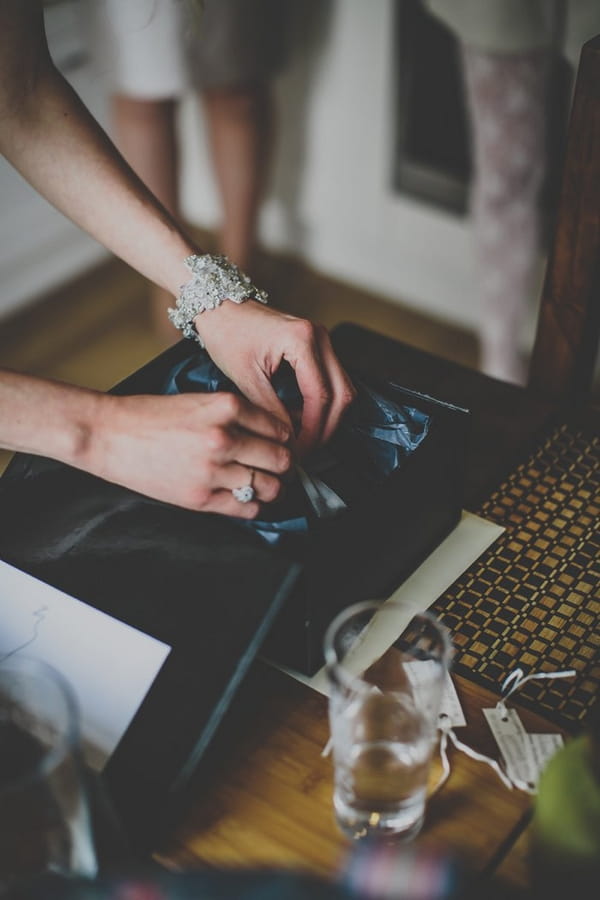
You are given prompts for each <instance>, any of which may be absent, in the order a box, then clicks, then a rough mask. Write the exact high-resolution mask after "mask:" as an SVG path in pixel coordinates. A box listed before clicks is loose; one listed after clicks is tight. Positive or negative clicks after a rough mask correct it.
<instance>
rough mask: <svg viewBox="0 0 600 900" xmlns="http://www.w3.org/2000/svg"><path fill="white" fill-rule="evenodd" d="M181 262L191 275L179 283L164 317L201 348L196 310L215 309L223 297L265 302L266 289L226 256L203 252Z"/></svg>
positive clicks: (198, 311)
mask: <svg viewBox="0 0 600 900" xmlns="http://www.w3.org/2000/svg"><path fill="white" fill-rule="evenodd" d="M184 262H185V265H186V266H187V267H188V269H189V270H190V272H191V273H192V277H191V279H190V280H189V281H188V282H187V284H183V285H182V286H181V288H180V290H179V297H178V298H177V302H176V304H175V308H174V309H173V308H171V309H169V310H168V316H169V319H170V320H171V322H172V323H173V325H175V327H176V328H179V329H180V331H182V332H183V334H184V336H185V337H186V338H192V339H193V340H195V341H197V342H198V343H199V344H200V346H201V347H204V342H203V340H202V338H201V337H200V335H199V334H198V332H197V331H196V326H195V325H194V319H195V318H196V316H197V315H199V313H202V312H204V311H205V310H206V309H215V308H216V307H217V306H220V305H221V303H223V301H224V300H231V301H232V303H244V302H245V301H246V300H258V301H259V302H260V303H266V302H267V297H268V295H267V292H266V291H261V290H259V289H258V288H257V287H256V286H255V285H254V284H252V282H251V281H250V279H249V278H248V276H247V275H245V274H244V272H242V271H241V270H240V269H238V267H237V266H236V265H235V264H234V263H232V262H230V261H229V260H228V259H227V257H226V256H220V255H217V254H211V253H204V254H203V255H202V256H195V255H192V256H188V257H187V258H186V259H185V260H184Z"/></svg>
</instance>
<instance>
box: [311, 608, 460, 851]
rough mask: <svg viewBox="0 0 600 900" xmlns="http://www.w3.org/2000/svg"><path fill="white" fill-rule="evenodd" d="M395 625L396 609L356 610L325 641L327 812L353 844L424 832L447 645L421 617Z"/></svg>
mask: <svg viewBox="0 0 600 900" xmlns="http://www.w3.org/2000/svg"><path fill="white" fill-rule="evenodd" d="M399 621H405V616H404V619H402V610H401V608H399V606H398V604H395V603H393V602H388V603H384V604H380V603H376V602H370V601H368V602H365V603H358V604H355V605H353V606H350V607H348V608H347V609H346V610H344V611H343V612H341V613H340V614H339V615H338V616H337V617H336V618H335V619H334V620H333V622H332V623H331V625H330V626H329V629H328V630H327V633H326V636H325V664H326V671H327V676H328V681H329V721H330V727H331V737H332V744H333V763H334V796H333V801H334V809H335V815H336V819H337V822H338V824H339V826H340V828H341V829H342V831H343V832H344V833H345V834H347V835H348V836H349V837H352V838H354V839H356V838H363V837H375V836H378V837H387V838H395V839H406V840H409V839H411V838H413V837H415V835H416V834H417V833H418V832H419V830H420V828H421V825H422V823H423V817H424V813H425V799H426V793H427V781H428V776H429V768H430V763H431V756H432V752H433V748H434V745H435V740H436V730H437V721H438V714H439V710H440V701H441V695H442V688H443V683H444V678H445V675H446V672H447V668H448V663H449V659H450V652H451V642H450V638H449V635H448V633H447V631H446V629H445V628H444V627H443V626H442V625H441V624H440V623H439V622H438V621H437V620H436V619H435V618H434V617H433V616H431V615H429V614H428V613H420V614H417V615H415V616H414V617H413V618H412V619H411V620H410V622H409V624H408V626H407V627H405V628H404V626H403V625H398V622H399ZM402 629H404V630H402ZM400 630H402V634H401V635H399V631H400Z"/></svg>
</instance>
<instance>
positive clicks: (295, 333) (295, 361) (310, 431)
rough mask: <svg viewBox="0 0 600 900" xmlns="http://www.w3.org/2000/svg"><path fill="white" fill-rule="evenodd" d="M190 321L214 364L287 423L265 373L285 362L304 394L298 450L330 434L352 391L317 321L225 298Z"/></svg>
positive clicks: (300, 451) (350, 398)
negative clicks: (232, 301) (219, 303)
mask: <svg viewBox="0 0 600 900" xmlns="http://www.w3.org/2000/svg"><path fill="white" fill-rule="evenodd" d="M195 325H196V329H197V331H198V333H199V334H200V336H201V337H202V340H203V341H204V343H205V345H206V349H207V350H208V352H209V354H210V356H211V357H212V359H213V360H214V362H215V363H216V365H217V366H219V368H220V369H221V370H222V371H223V372H225V374H226V375H228V376H229V377H230V378H231V379H232V381H234V382H235V384H236V385H237V386H238V387H239V389H240V390H241V391H242V393H243V394H244V395H245V396H246V397H247V398H248V399H249V400H251V401H252V402H253V403H255V404H256V405H257V406H260V407H261V408H262V409H265V410H268V411H269V412H271V413H273V415H275V416H277V417H278V418H279V419H280V420H282V421H284V422H286V423H288V425H289V416H288V414H287V412H286V410H285V407H284V406H283V404H282V403H281V401H280V400H279V399H278V397H277V395H276V394H275V391H274V390H273V387H272V385H271V378H272V376H273V374H274V373H275V372H276V371H277V369H278V368H279V366H280V365H281V363H282V361H283V360H287V362H288V363H289V364H290V365H291V367H292V368H293V369H294V372H295V373H296V379H297V381H298V387H299V388H300V392H301V394H302V397H303V400H304V405H303V409H302V421H301V428H300V434H299V436H298V440H297V443H296V451H297V453H298V454H299V455H302V454H303V453H304V452H306V451H307V450H310V449H311V448H312V447H314V446H316V445H318V444H320V443H324V442H325V441H327V440H328V439H329V438H330V437H331V435H332V434H333V432H334V431H335V429H336V428H337V426H338V424H339V421H340V419H341V417H342V415H343V413H344V411H345V409H346V408H347V407H348V405H349V404H350V403H351V402H352V400H353V399H354V396H355V393H356V392H355V390H354V388H353V386H352V383H351V381H350V379H349V378H348V375H347V374H346V372H345V371H344V370H343V368H342V366H341V365H340V363H339V361H338V359H337V357H336V355H335V353H334V351H333V348H332V346H331V342H330V340H329V335H328V334H327V331H326V330H325V328H324V327H323V326H321V325H316V324H314V323H313V322H309V321H308V320H306V319H298V318H296V317H295V316H290V315H286V314H284V313H282V312H278V311H277V310H275V309H272V308H271V307H268V306H264V305H262V304H261V303H257V302H255V301H253V300H249V301H247V302H246V303H242V304H240V305H238V304H235V303H230V302H227V301H226V302H224V303H222V304H221V306H219V307H218V308H217V309H212V310H207V311H206V312H203V313H201V314H200V315H198V316H196V319H195Z"/></svg>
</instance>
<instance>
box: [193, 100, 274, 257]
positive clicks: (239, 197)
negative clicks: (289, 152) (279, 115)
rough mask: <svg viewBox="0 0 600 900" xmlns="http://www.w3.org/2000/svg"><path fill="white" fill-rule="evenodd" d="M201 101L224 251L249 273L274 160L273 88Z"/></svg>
mask: <svg viewBox="0 0 600 900" xmlns="http://www.w3.org/2000/svg"><path fill="white" fill-rule="evenodd" d="M202 99H203V102H204V110H205V113H206V117H207V121H208V125H209V136H210V143H211V150H212V156H213V162H214V167H215V175H216V179H217V183H218V185H219V190H220V193H221V202H222V206H223V225H222V230H221V241H220V243H221V249H222V252H223V253H225V254H226V255H227V256H228V257H229V258H230V259H231V260H232V261H233V262H235V263H236V264H237V265H239V266H240V268H242V269H246V268H248V266H249V265H250V263H251V258H252V251H253V249H254V245H255V241H256V227H257V219H258V213H259V209H260V204H261V201H262V199H263V196H264V191H265V187H266V182H267V175H268V172H269V168H270V162H271V150H272V143H273V119H274V110H273V99H272V96H271V90H270V87H269V86H268V85H266V84H256V85H249V86H243V87H231V88H211V89H206V90H204V91H203V94H202Z"/></svg>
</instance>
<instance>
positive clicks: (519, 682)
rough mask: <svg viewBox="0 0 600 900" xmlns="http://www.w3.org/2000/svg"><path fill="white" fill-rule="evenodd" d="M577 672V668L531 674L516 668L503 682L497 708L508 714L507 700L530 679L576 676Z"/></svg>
mask: <svg viewBox="0 0 600 900" xmlns="http://www.w3.org/2000/svg"><path fill="white" fill-rule="evenodd" d="M576 674H577V673H576V671H575V669H565V670H563V671H561V672H530V673H529V675H526V674H525V672H524V671H523V669H521V668H518V669H515V670H514V671H513V672H511V673H510V674H509V675H507V676H506V678H505V679H504V681H503V682H502V687H501V688H500V692H501V694H503V696H502V697H501V698H500V700H498V702H497V703H496V709H499V710H500V711H501V712H502V713H503V714H504V715H506V701H507V700H508V698H509V697H510V696H511V695H512V694H515V693H516V692H517V691H519V690H521V688H522V687H523V685H525V684H527V682H528V681H534V680H542V679H544V678H574V677H575V675H576ZM507 688H509V690H507Z"/></svg>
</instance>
